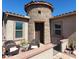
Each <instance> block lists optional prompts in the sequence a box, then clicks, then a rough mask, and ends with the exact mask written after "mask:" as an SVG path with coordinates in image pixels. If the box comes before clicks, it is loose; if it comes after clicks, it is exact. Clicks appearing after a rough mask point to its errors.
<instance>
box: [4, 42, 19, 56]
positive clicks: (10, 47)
mask: <svg viewBox="0 0 79 59" xmlns="http://www.w3.org/2000/svg"><path fill="white" fill-rule="evenodd" d="M4 47H5V49H6V52H5V54H6V55H9V56H12V55H16V54H18V53H19V49H20V46H19V45H16V43H15V42H14V41H13V40H8V41H6V42H5V43H4Z"/></svg>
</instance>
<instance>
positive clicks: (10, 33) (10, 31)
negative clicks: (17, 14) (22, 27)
mask: <svg viewBox="0 0 79 59" xmlns="http://www.w3.org/2000/svg"><path fill="white" fill-rule="evenodd" d="M6 40H14V21H12V20H8V21H7V24H6Z"/></svg>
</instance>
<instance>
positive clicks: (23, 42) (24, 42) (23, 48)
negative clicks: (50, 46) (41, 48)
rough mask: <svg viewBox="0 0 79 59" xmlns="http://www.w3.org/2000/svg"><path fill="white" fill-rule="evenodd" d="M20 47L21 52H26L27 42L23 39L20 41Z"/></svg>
mask: <svg viewBox="0 0 79 59" xmlns="http://www.w3.org/2000/svg"><path fill="white" fill-rule="evenodd" d="M20 46H21V48H22V51H26V50H28V47H29V43H28V41H26V40H25V39H22V40H21V45H20Z"/></svg>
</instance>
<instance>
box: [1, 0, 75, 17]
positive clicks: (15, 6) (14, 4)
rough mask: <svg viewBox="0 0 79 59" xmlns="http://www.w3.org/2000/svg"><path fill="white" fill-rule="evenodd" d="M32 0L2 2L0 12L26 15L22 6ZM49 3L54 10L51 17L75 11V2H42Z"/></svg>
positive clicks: (63, 0)
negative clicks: (0, 10)
mask: <svg viewBox="0 0 79 59" xmlns="http://www.w3.org/2000/svg"><path fill="white" fill-rule="evenodd" d="M31 1H32V0H2V11H3V12H5V11H9V12H13V13H17V14H21V15H26V12H25V11H24V5H25V4H26V3H29V2H31ZM44 1H46V2H49V3H51V4H52V5H53V6H52V7H53V8H54V11H53V12H52V15H53V16H57V15H59V14H62V13H67V12H71V11H74V10H76V0H44Z"/></svg>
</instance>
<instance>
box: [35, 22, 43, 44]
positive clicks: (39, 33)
mask: <svg viewBox="0 0 79 59" xmlns="http://www.w3.org/2000/svg"><path fill="white" fill-rule="evenodd" d="M35 39H36V40H38V41H40V43H43V44H44V23H35Z"/></svg>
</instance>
